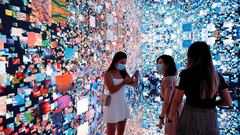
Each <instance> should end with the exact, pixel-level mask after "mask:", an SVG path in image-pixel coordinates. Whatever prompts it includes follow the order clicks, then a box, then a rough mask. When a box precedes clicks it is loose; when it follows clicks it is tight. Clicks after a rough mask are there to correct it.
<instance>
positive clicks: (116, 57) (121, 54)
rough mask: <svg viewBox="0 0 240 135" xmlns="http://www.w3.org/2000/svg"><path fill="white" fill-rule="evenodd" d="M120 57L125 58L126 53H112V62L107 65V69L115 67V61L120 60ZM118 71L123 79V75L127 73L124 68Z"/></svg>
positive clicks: (110, 69)
mask: <svg viewBox="0 0 240 135" xmlns="http://www.w3.org/2000/svg"><path fill="white" fill-rule="evenodd" d="M121 59H127V55H126V53H124V52H117V53H116V54H115V55H114V57H113V60H112V63H111V64H110V66H109V68H108V70H107V71H112V70H114V69H115V68H116V67H115V65H116V63H117V62H118V61H120V60H121ZM119 72H120V74H121V76H122V78H123V79H125V77H126V76H127V75H128V73H127V71H126V69H125V70H122V71H119Z"/></svg>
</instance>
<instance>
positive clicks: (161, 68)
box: [157, 64, 163, 73]
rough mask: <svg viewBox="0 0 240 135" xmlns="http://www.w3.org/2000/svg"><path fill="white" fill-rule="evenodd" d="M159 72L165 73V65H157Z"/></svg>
mask: <svg viewBox="0 0 240 135" xmlns="http://www.w3.org/2000/svg"><path fill="white" fill-rule="evenodd" d="M157 71H158V72H159V73H162V71H163V65H162V64H157Z"/></svg>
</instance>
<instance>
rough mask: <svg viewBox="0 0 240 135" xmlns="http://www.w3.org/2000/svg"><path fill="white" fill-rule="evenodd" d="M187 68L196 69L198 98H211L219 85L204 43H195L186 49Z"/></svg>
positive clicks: (208, 50)
mask: <svg viewBox="0 0 240 135" xmlns="http://www.w3.org/2000/svg"><path fill="white" fill-rule="evenodd" d="M187 68H189V69H190V68H192V69H196V71H197V72H196V74H197V77H198V78H199V79H200V97H201V98H202V99H206V98H208V99H209V98H210V99H211V98H213V97H214V96H215V95H216V92H217V90H218V85H219V76H218V73H217V72H216V70H215V69H214V65H213V62H212V56H211V53H210V47H209V46H208V45H207V44H206V43H205V42H195V43H193V44H192V45H191V46H190V47H189V49H188V64H187Z"/></svg>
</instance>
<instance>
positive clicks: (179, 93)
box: [168, 89, 184, 121]
mask: <svg viewBox="0 0 240 135" xmlns="http://www.w3.org/2000/svg"><path fill="white" fill-rule="evenodd" d="M183 95H184V91H183V90H179V89H176V94H175V96H174V98H173V102H172V105H171V108H170V113H169V115H168V120H169V121H171V120H172V119H173V116H174V114H175V113H176V111H177V110H178V108H179V106H180V104H181V102H182V98H183Z"/></svg>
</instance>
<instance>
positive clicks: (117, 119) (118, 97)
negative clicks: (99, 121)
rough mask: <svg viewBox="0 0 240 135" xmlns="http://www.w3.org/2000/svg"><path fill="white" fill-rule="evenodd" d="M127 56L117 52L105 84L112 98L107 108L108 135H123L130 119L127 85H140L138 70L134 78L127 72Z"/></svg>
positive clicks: (105, 77) (105, 114) (105, 116)
mask: <svg viewBox="0 0 240 135" xmlns="http://www.w3.org/2000/svg"><path fill="white" fill-rule="evenodd" d="M126 61H127V55H126V54H125V53H124V52H117V53H116V54H115V55H114V57H113V60H112V63H111V65H110V67H109V68H108V70H107V72H106V74H105V76H104V82H105V84H106V86H107V88H108V90H109V93H110V94H109V95H110V96H111V101H110V105H109V106H107V107H105V110H104V120H105V121H106V123H107V135H115V132H116V129H117V134H118V135H123V133H124V130H125V125H126V120H127V119H128V118H130V113H129V109H128V106H127V103H126V99H125V85H127V84H128V85H131V86H133V87H136V86H137V85H138V74H139V71H138V70H137V71H136V72H135V73H134V75H133V77H130V76H129V74H128V73H127V71H126V66H125V65H126Z"/></svg>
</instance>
